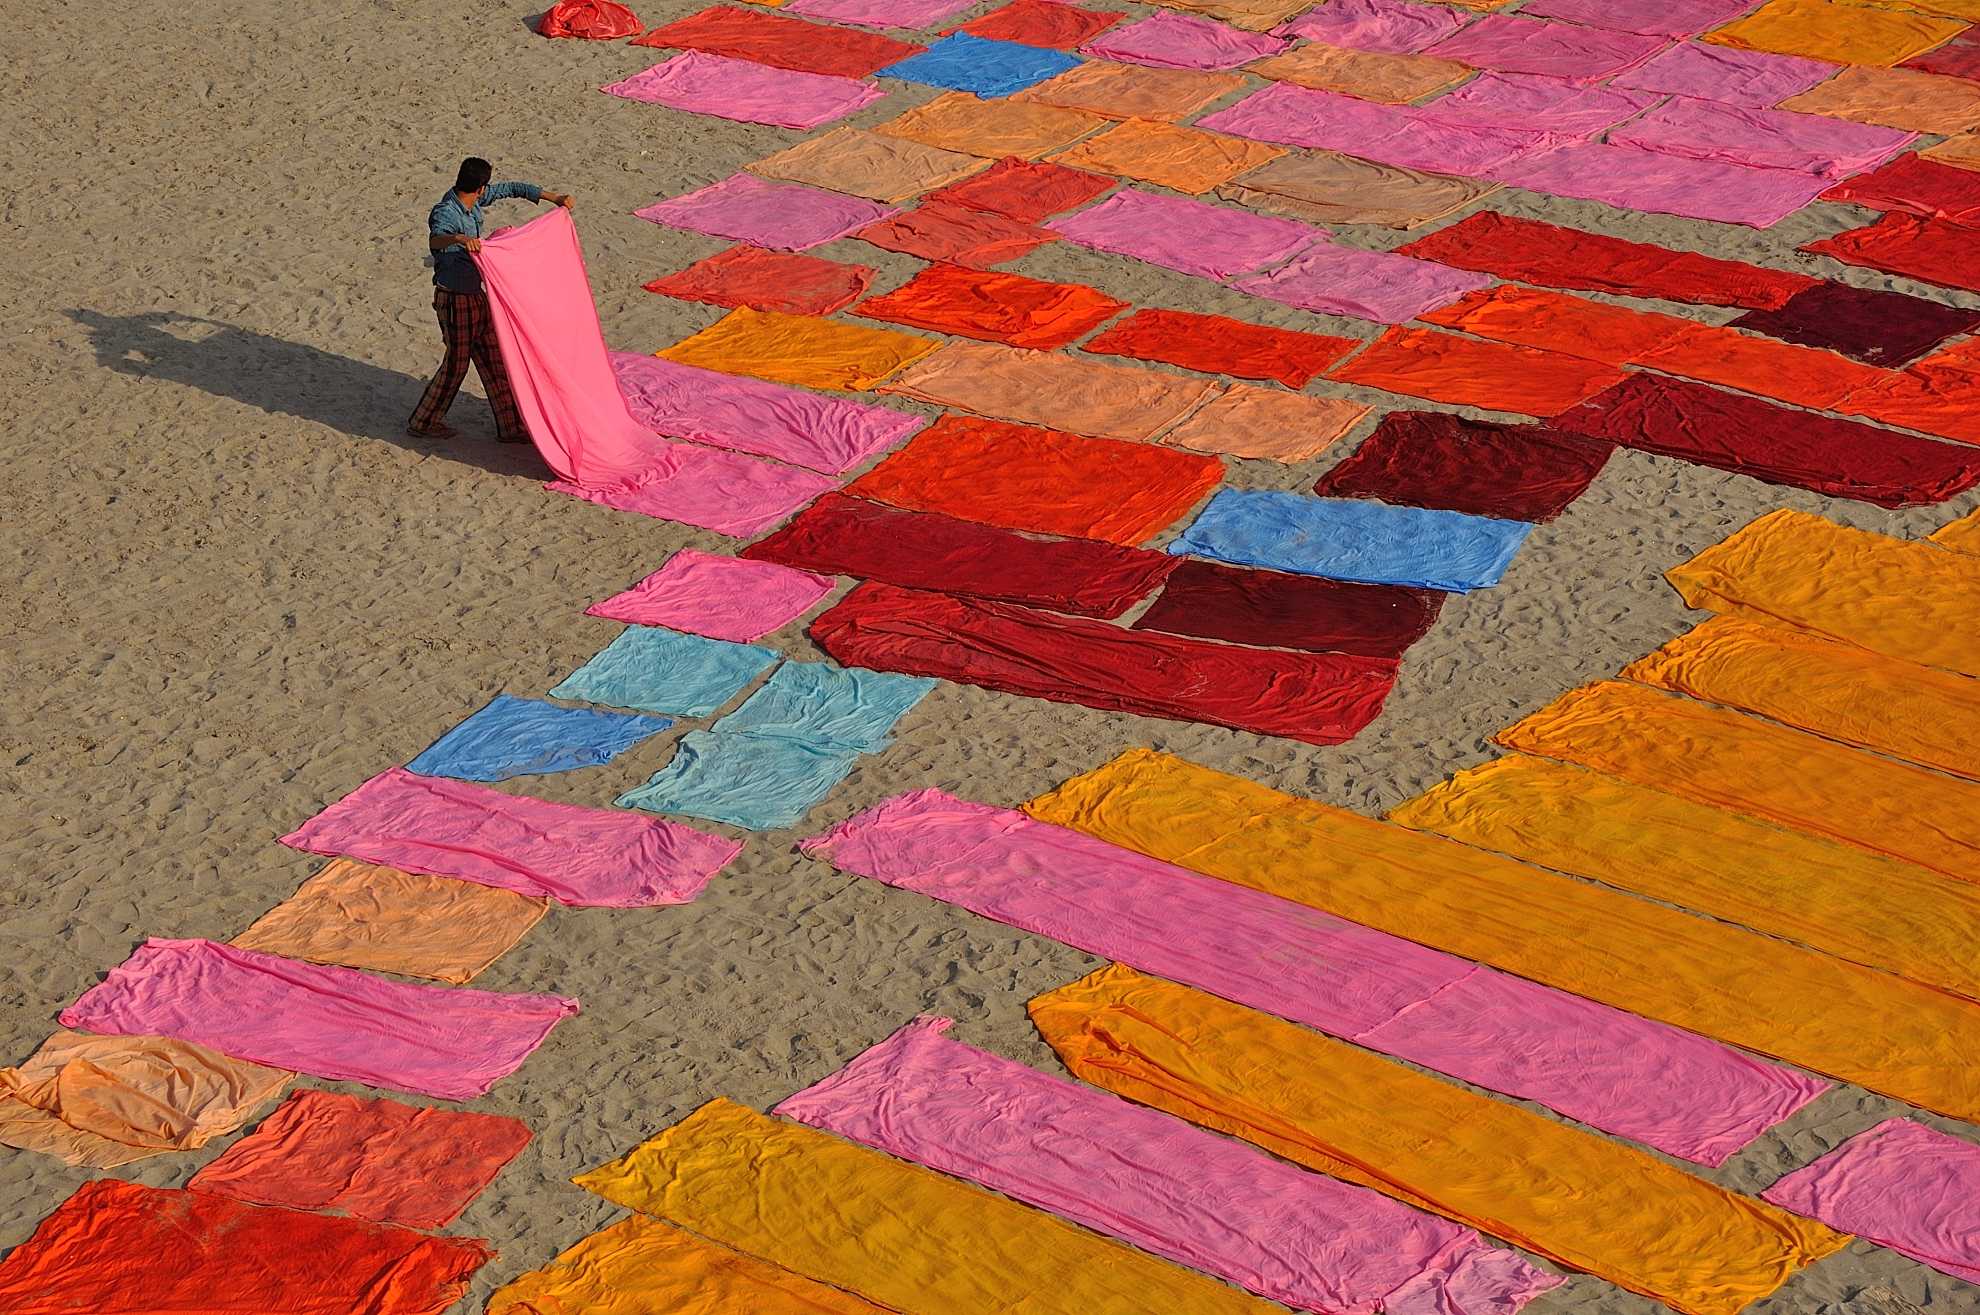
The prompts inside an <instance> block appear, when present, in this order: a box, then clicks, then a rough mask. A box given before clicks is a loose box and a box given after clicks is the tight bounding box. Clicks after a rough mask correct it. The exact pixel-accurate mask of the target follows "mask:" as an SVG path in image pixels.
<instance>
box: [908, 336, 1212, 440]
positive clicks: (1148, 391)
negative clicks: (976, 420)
mask: <svg viewBox="0 0 1980 1315" xmlns="http://www.w3.org/2000/svg"><path fill="white" fill-rule="evenodd" d="M880 391H881V392H883V393H893V394H895V395H897V396H900V397H911V398H913V399H914V400H915V401H917V402H928V403H931V404H932V405H935V406H947V407H954V408H956V409H957V410H961V411H974V412H976V413H977V414H978V415H985V416H993V417H995V418H997V419H999V420H1015V421H1018V422H1019V423H1021V424H1032V425H1045V426H1048V427H1050V428H1052V429H1063V430H1067V431H1070V432H1071V433H1075V434H1098V435H1102V436H1105V437H1107V438H1133V439H1149V438H1153V437H1155V435H1157V434H1159V433H1161V432H1162V431H1163V430H1165V429H1167V428H1168V427H1169V426H1170V425H1172V424H1174V423H1175V422H1176V421H1178V420H1180V419H1182V418H1183V417H1184V416H1186V415H1188V414H1189V413H1190V412H1191V411H1194V410H1195V409H1196V408H1197V407H1198V406H1201V405H1202V404H1203V403H1204V402H1206V401H1208V400H1209V399H1210V398H1212V397H1215V396H1216V395H1217V394H1218V393H1219V392H1221V391H1222V387H1221V385H1219V384H1217V383H1215V382H1214V381H1212V380H1208V379H1189V378H1185V377H1184V376H1182V375H1177V374H1167V373H1164V372H1161V371H1157V370H1140V369H1135V368H1133V367H1130V366H1120V365H1103V364H1101V363H1100V362H1098V361H1092V360H1082V359H1080V358H1079V357H1076V356H1062V355H1060V354H1059V353H1057V352H1031V351H1025V350H1023V349H1022V348H1017V347H1004V346H1001V345H998V344H996V343H986V342H952V343H948V344H946V345H944V346H943V348H942V350H940V351H938V352H936V353H935V354H934V355H932V356H930V357H929V358H928V359H927V360H925V361H922V362H920V363H919V364H917V365H915V366H913V367H912V368H910V369H908V370H904V371H902V372H901V374H900V376H899V377H898V378H894V379H890V380H888V381H887V383H886V385H885V386H884V387H882V388H881V389H880Z"/></svg>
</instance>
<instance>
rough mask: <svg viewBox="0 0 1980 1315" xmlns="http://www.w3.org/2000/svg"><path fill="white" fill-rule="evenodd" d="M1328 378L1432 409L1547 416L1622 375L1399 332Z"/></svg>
mask: <svg viewBox="0 0 1980 1315" xmlns="http://www.w3.org/2000/svg"><path fill="white" fill-rule="evenodd" d="M1330 377H1331V378H1333V379H1334V381H1335V382H1337V383H1344V384H1360V385H1362V386H1363V387H1365V388H1382V389H1386V390H1388V391H1389V392H1392V393H1401V394H1403V395H1405V396H1408V397H1421V398H1425V399H1427V400H1429V401H1432V402H1449V403H1451V404H1453V405H1456V406H1477V407H1483V408H1484V409H1486V410H1488V411H1510V412H1514V413H1517V414H1521V415H1530V416H1551V415H1558V414H1560V413H1561V412H1562V411H1565V410H1567V409H1568V408H1569V407H1571V406H1573V405H1575V404H1576V403H1578V402H1582V401H1585V400H1587V399H1588V398H1590V397H1593V396H1594V395H1595V394H1596V393H1599V392H1601V391H1602V390H1603V389H1605V388H1608V387H1611V386H1612V385H1614V384H1617V383H1620V382H1621V381H1622V378H1623V375H1622V372H1621V371H1620V370H1617V369H1614V368H1612V367H1610V366H1606V365H1603V364H1601V363H1600V362H1597V361H1584V360H1581V359H1580V358H1578V357H1574V356H1568V355H1565V354H1563V353H1561V352H1548V351H1541V350H1539V349H1537V348H1533V347H1514V346H1508V345H1507V344H1505V343H1496V342H1477V341H1474V340H1472V339H1470V338H1461V337H1459V336H1458V335H1457V334H1454V333H1438V332H1437V331H1435V330H1434V329H1402V328H1397V329H1390V330H1389V331H1388V332H1387V333H1385V334H1383V335H1382V336H1381V337H1380V338H1377V339H1376V340H1375V341H1374V342H1373V343H1371V344H1370V345H1369V346H1368V348H1367V350H1365V351H1363V352H1362V353H1361V354H1360V355H1358V356H1352V357H1350V358H1348V361H1347V364H1345V365H1340V366H1336V367H1335V368H1334V372H1333V374H1332V375H1331V376H1330Z"/></svg>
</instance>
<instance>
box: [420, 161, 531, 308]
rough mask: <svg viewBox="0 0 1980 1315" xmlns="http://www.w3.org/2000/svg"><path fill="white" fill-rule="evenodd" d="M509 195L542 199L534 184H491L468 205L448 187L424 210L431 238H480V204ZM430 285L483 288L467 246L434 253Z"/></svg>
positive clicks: (464, 289) (466, 289)
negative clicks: (430, 206)
mask: <svg viewBox="0 0 1980 1315" xmlns="http://www.w3.org/2000/svg"><path fill="white" fill-rule="evenodd" d="M512 196H519V197H521V198H522V199H523V200H525V201H541V200H542V199H543V189H542V188H540V187H538V186H537V185H536V184H535V183H490V184H488V186H486V187H484V188H482V189H481V195H480V196H478V197H476V198H475V200H474V205H473V206H472V207H471V208H470V207H468V206H464V205H462V204H461V198H460V196H459V195H458V194H457V193H456V192H455V191H454V189H453V188H451V187H450V188H448V189H447V194H446V195H445V196H443V197H441V198H440V201H439V204H437V205H435V206H434V207H433V208H432V209H431V210H429V211H427V212H426V231H427V233H428V235H430V236H432V237H448V236H459V237H480V236H481V207H483V206H484V205H487V204H488V203H489V202H490V201H506V200H508V199H509V198H510V197H512ZM433 286H435V287H437V288H447V289H450V290H451V291H454V292H480V291H481V290H482V288H481V271H480V270H478V269H476V268H475V267H474V257H472V256H470V255H469V254H468V250H467V248H466V247H445V248H442V249H441V250H439V251H435V252H434V253H433Z"/></svg>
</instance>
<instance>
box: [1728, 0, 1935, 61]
mask: <svg viewBox="0 0 1980 1315" xmlns="http://www.w3.org/2000/svg"><path fill="white" fill-rule="evenodd" d="M1965 28H1966V25H1965V24H1964V23H1959V22H1955V21H1953V20H1951V19H1945V18H1934V17H1932V16H1931V15H1929V14H1921V13H1918V12H1917V11H1916V10H1911V9H1902V8H1898V7H1896V6H1891V7H1885V6H1882V5H1868V4H1856V3H1851V0H1767V3H1766V4H1764V5H1761V6H1760V8H1759V9H1757V10H1755V11H1754V12H1753V13H1751V14H1748V15H1747V16H1746V17H1744V18H1741V19H1738V20H1736V21H1734V22H1732V23H1728V24H1727V25H1726V26H1724V27H1722V28H1719V29H1717V30H1716V31H1714V32H1711V33H1708V34H1707V35H1706V37H1705V40H1706V41H1708V42H1711V43H1712V44H1714V45H1720V46H1738V47H1741V48H1743V49H1746V50H1764V51H1769V52H1771V53H1773V54H1777V55H1796V56H1799V57H1801V58H1803V59H1823V60H1827V61H1828V62H1830V63H1831V64H1886V65H1887V64H1896V63H1900V62H1902V61H1903V60H1906V59H1909V58H1911V57H1912V56H1913V55H1917V54H1921V53H1923V52H1924V51H1927V50H1930V49H1931V48H1932V47H1933V46H1936V45H1938V44H1939V43H1940V42H1942V41H1944V40H1945V39H1946V38H1948V37H1952V36H1957V35H1958V34H1959V33H1960V32H1962V31H1964V30H1965Z"/></svg>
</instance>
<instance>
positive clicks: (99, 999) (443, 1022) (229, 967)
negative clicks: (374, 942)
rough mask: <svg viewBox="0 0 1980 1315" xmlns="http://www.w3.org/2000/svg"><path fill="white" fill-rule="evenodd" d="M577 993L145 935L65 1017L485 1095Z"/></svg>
mask: <svg viewBox="0 0 1980 1315" xmlns="http://www.w3.org/2000/svg"><path fill="white" fill-rule="evenodd" d="M577 1011H578V1002H577V1001H575V1000H567V999H565V998H564V997H562V996H557V995H503V994H500V993H498V992H495V991H475V990H470V989H468V988H467V987H454V986H416V985H414V984H412V983H410V982H395V981H392V980H390V979H389V978H385V977H377V976H374V975H372V974H371V973H361V972H358V971H357V970H356V969H353V968H331V967H327V966H325V965H323V964H315V963H301V962H299V961H297V960H295V959H284V958H282V957H281V956H280V955H275V954H261V953H259V952H257V951H254V950H240V949H236V948H234V947H233V946H231V945H216V944H214V943H213V942H212V941H168V940H157V939H152V940H148V941H146V942H145V943H144V944H143V945H141V946H139V947H138V948H137V950H136V952H135V953H133V954H132V955H131V957H130V958H128V959H126V960H125V961H124V962H123V963H122V964H120V965H118V966H117V967H116V968H113V969H111V970H110V975H109V976H108V977H105V978H104V979H103V980H102V981H101V982H99V983H97V984H96V985H95V986H92V987H91V988H90V989H89V990H88V991H86V992H84V993H83V996H82V998H81V999H79V1000H77V1001H76V1002H75V1003H74V1004H72V1005H70V1006H69V1007H68V1008H67V1009H64V1010H63V1011H62V1026H63V1027H70V1028H75V1029H77V1030H78V1031H83V1032H105V1033H110V1034H112V1035H116V1036H169V1037H175V1038H177V1039H178V1040H180V1041H190V1042H192V1043H193V1044H194V1045H199V1046H206V1047H208V1048H210V1049H213V1050H217V1051H219V1052H220V1053H221V1054H223V1055H228V1056H231V1057H232V1058H234V1059H245V1060H250V1061H252V1062H254V1063H257V1064H272V1065H274V1066H276V1067H277V1068H287V1069H294V1070H295V1071H297V1072H298V1073H308V1074H310V1075H311V1076H312V1077H319V1078H328V1079H331V1080H333V1081H341V1082H363V1083H367V1084H369V1085H371V1086H374V1087H390V1088H392V1089H394V1090H397V1091H414V1092H418V1093H419V1094H421V1095H423V1096H433V1097H436V1098H438V1099H440V1100H472V1099H474V1098H475V1097H476V1096H481V1095H485V1094H487V1092H488V1089H489V1088H490V1087H492V1086H494V1085H495V1084H496V1083H497V1082H499V1081H501V1080H502V1079H503V1078H505V1077H507V1076H509V1074H511V1073H513V1072H515V1071H516V1070H517V1069H518V1068H520V1067H522V1062H523V1060H525V1059H527V1058H529V1054H530V1052H531V1051H533V1050H535V1049H536V1048H537V1047H538V1046H540V1045H542V1044H543V1039H544V1038H545V1037H546V1036H548V1035H549V1034H550V1029H551V1028H553V1027H555V1026H556V1025H557V1022H558V1020H559V1019H562V1018H566V1017H568V1016H570V1015H571V1014H575V1013H576V1012H577Z"/></svg>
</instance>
